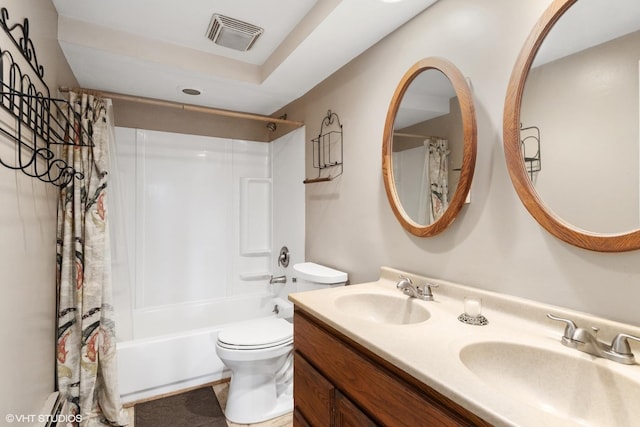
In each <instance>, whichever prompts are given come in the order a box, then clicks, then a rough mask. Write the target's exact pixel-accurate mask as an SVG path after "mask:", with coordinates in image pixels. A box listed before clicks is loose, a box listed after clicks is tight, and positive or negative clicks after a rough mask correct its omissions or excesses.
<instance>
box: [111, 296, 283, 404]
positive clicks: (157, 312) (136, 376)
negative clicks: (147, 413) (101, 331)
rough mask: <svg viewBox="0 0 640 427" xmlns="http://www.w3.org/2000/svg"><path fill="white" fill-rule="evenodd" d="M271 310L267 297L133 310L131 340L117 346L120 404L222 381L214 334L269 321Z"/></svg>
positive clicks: (225, 372)
mask: <svg viewBox="0 0 640 427" xmlns="http://www.w3.org/2000/svg"><path fill="white" fill-rule="evenodd" d="M273 308H274V300H273V296H272V295H270V294H269V295H265V294H261V295H249V296H241V297H231V298H224V299H218V300H211V301H203V302H196V303H187V304H175V305H168V306H162V307H154V308H152V309H143V310H134V313H133V336H134V339H133V340H130V341H122V342H118V343H117V353H118V382H119V388H120V395H121V399H122V402H123V403H131V402H135V401H138V400H141V399H146V398H149V397H153V396H158V395H161V394H165V393H171V392H174V391H178V390H182V389H185V388H188V387H194V386H198V385H202V384H206V383H210V382H213V381H218V380H221V379H223V378H228V377H229V375H230V373H229V371H228V370H227V369H226V368H225V366H224V364H223V363H222V361H221V360H220V359H219V358H218V356H217V355H216V350H215V343H216V340H217V338H218V333H219V332H220V331H221V330H222V329H224V328H225V327H228V326H229V325H231V324H237V323H239V322H243V321H247V320H254V319H257V318H260V317H265V318H267V317H273V316H275V314H273V312H272V311H273Z"/></svg>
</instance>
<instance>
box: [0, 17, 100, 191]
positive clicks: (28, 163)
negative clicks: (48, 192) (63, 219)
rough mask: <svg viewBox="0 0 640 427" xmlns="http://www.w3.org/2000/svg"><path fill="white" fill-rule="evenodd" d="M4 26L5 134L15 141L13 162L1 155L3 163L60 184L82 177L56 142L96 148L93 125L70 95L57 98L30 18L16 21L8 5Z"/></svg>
mask: <svg viewBox="0 0 640 427" xmlns="http://www.w3.org/2000/svg"><path fill="white" fill-rule="evenodd" d="M0 28H2V30H3V32H4V34H5V36H6V39H5V38H3V39H2V41H0V107H2V108H1V109H0V136H4V137H7V138H8V140H9V141H10V142H12V143H13V144H15V156H13V159H12V160H11V161H7V159H6V158H4V159H3V158H2V157H1V156H0V164H2V165H3V166H5V167H7V168H9V169H13V170H21V171H22V172H24V173H25V174H26V175H28V176H31V177H34V178H38V179H39V180H41V181H44V182H50V183H52V184H54V185H57V186H60V187H61V186H64V185H67V184H69V183H70V182H71V181H72V180H73V179H74V178H77V179H82V178H83V174H82V173H80V172H78V171H76V170H75V169H74V168H73V167H72V166H70V165H68V164H67V162H66V161H65V160H64V159H62V158H60V157H58V156H57V155H58V153H57V152H58V151H59V150H58V149H57V148H56V146H58V145H73V146H81V147H90V146H92V145H93V142H92V140H91V130H90V129H89V130H87V129H85V128H84V127H83V126H82V125H81V118H80V117H79V115H78V114H77V113H75V112H74V111H73V108H72V106H71V105H70V104H69V102H68V101H67V100H65V99H55V98H52V97H51V92H50V91H49V87H48V86H47V84H46V83H45V81H44V67H43V66H42V65H40V64H39V63H38V59H37V56H36V51H35V47H34V45H33V41H32V40H31V39H30V38H29V20H28V19H27V18H25V19H24V21H23V23H22V24H20V23H18V24H13V25H12V24H10V23H9V12H8V11H7V9H6V8H4V7H3V8H1V9H0ZM5 40H8V41H11V42H12V43H13V45H14V46H15V47H16V48H17V50H18V51H19V52H20V54H21V55H20V56H18V55H16V57H14V54H13V53H12V52H11V50H9V49H4V42H5ZM23 69H26V70H27V72H23ZM70 118H73V120H70ZM8 157H11V156H8Z"/></svg>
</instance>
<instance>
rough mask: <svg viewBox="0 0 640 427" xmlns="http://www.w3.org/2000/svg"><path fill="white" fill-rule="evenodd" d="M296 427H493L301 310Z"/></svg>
mask: <svg viewBox="0 0 640 427" xmlns="http://www.w3.org/2000/svg"><path fill="white" fill-rule="evenodd" d="M294 349H295V355H294V426H311V427H334V426H335V427H341V426H352V427H367V426H378V425H382V426H411V427H414V426H416V427H417V426H490V424H489V423H487V422H485V421H484V420H482V419H480V418H479V417H477V416H476V415H474V414H473V413H471V412H469V411H468V410H466V409H464V408H462V407H461V406H460V405H458V404H456V403H455V402H453V401H451V400H450V399H448V398H447V397H445V396H443V395H442V394H440V393H438V392H436V391H435V390H433V389H432V388H430V387H429V386H427V385H426V384H424V383H422V382H420V381H418V380H417V379H415V378H413V377H412V376H411V375H409V374H407V373H406V372H404V371H402V370H401V369H399V368H397V367H395V366H394V365H392V364H391V363H389V362H387V361H386V360H384V359H382V358H381V357H379V356H377V355H376V354H374V353H373V352H371V351H370V350H367V349H366V348H365V347H363V346H362V345H360V344H358V343H357V342H355V341H354V340H352V339H350V338H348V337H346V336H345V335H343V334H342V333H340V332H338V331H336V330H335V329H333V328H331V327H330V326H328V325H327V324H325V323H323V322H322V321H320V320H318V319H317V318H315V317H314V316H312V315H310V314H309V313H307V312H305V311H303V310H302V309H300V308H299V307H296V309H295V315H294Z"/></svg>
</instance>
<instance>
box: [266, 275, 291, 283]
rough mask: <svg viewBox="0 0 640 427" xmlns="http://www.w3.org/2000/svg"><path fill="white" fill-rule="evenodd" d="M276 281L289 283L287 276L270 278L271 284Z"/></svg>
mask: <svg viewBox="0 0 640 427" xmlns="http://www.w3.org/2000/svg"><path fill="white" fill-rule="evenodd" d="M274 283H287V276H277V277H273V276H271V278H270V279H269V284H270V285H273V284H274Z"/></svg>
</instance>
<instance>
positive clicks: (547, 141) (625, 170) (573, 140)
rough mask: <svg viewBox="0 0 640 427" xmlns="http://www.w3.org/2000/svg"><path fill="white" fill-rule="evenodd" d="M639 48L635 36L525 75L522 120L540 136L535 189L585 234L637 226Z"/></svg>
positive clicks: (639, 215)
mask: <svg viewBox="0 0 640 427" xmlns="http://www.w3.org/2000/svg"><path fill="white" fill-rule="evenodd" d="M552 31H553V30H552ZM638 46H640V32H636V33H633V34H629V35H627V36H625V37H622V38H619V39H616V40H613V41H610V42H608V43H603V44H601V45H599V46H595V47H593V48H590V49H586V50H584V51H582V52H579V53H576V54H573V55H570V56H567V57H565V58H562V59H559V60H556V61H553V62H550V63H547V64H545V65H542V66H540V67H536V68H534V69H533V70H531V73H530V74H529V77H527V84H526V87H525V92H524V95H523V102H522V113H521V118H522V120H521V121H522V124H523V126H538V127H539V128H540V133H541V139H542V141H541V147H540V148H541V157H542V159H541V160H542V170H541V171H540V173H538V174H537V176H534V182H535V186H536V191H538V193H539V194H540V195H541V196H542V198H543V200H544V201H545V202H546V203H547V204H548V205H549V206H550V207H551V208H552V209H553V210H554V211H555V212H556V213H557V214H558V215H560V217H562V218H563V219H565V220H567V221H569V222H570V223H572V224H575V225H577V226H578V227H580V228H583V229H586V230H591V231H595V232H600V233H621V232H625V231H629V230H634V229H637V228H639V227H640V224H639V221H640V213H639V212H638V203H639V202H638V196H639V189H638V180H639V178H638V117H639V116H638V61H639V60H640V52H639V51H638ZM567 129H570V131H569V132H568V131H567ZM568 176H570V177H571V179H568V178H567V177H568Z"/></svg>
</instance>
